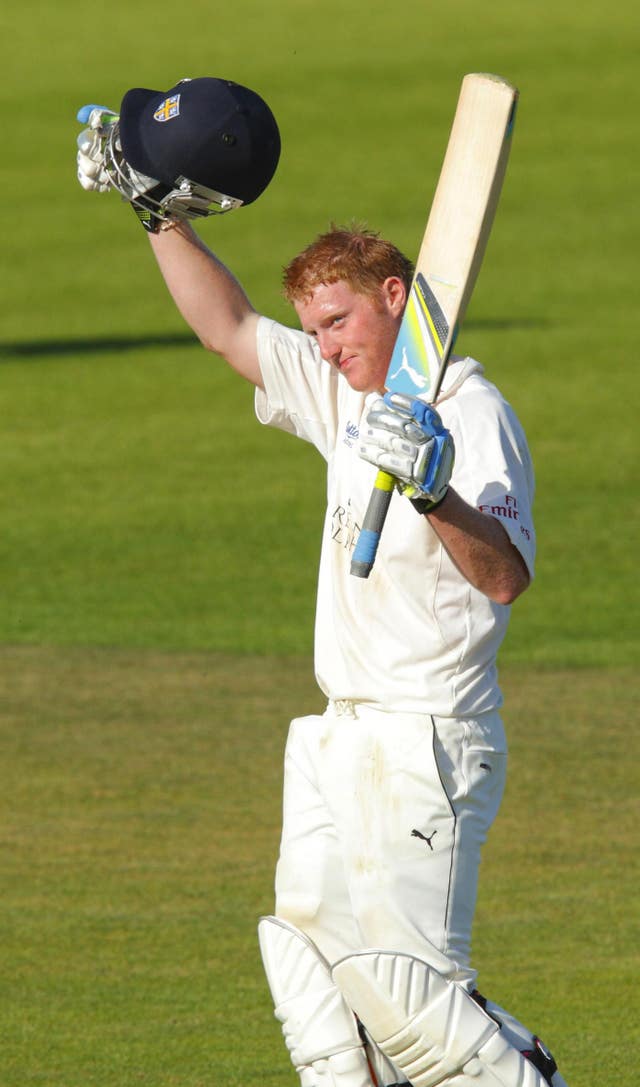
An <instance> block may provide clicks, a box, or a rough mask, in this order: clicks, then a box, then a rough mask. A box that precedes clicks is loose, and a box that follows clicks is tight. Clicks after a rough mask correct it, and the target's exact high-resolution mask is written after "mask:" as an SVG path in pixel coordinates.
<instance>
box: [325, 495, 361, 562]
mask: <svg viewBox="0 0 640 1087" xmlns="http://www.w3.org/2000/svg"><path fill="white" fill-rule="evenodd" d="M359 534H360V525H359V524H358V522H357V521H356V520H354V517H353V514H352V512H351V503H349V504H348V505H347V506H336V508H335V509H334V511H333V514H332V517H331V539H332V540H333V541H334V543H337V544H338V546H339V547H344V549H345V551H353V549H354V547H355V546H356V541H357V539H358V536H359Z"/></svg>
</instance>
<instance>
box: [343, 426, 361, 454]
mask: <svg viewBox="0 0 640 1087" xmlns="http://www.w3.org/2000/svg"><path fill="white" fill-rule="evenodd" d="M359 437H360V429H359V427H358V425H357V424H356V423H352V422H351V421H350V420H347V425H346V427H345V428H344V438H343V439H342V440H343V442H344V444H345V445H348V446H349V448H350V449H353V444H354V442H357V440H358V438H359Z"/></svg>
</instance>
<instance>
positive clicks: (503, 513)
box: [478, 494, 531, 540]
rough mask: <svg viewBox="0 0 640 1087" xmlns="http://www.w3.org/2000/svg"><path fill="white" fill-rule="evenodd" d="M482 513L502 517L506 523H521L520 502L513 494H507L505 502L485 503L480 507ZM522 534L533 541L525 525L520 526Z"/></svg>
mask: <svg viewBox="0 0 640 1087" xmlns="http://www.w3.org/2000/svg"><path fill="white" fill-rule="evenodd" d="M478 509H479V510H480V512H481V513H489V514H491V516H492V517H502V518H503V519H504V520H505V521H519V520H520V510H519V509H518V500H517V498H516V497H515V496H514V495H512V494H505V496H504V502H494V503H488V502H486V503H483V504H482V505H480V506H478ZM520 532H521V533H522V535H523V536H524V537H525V538H526V539H527V540H530V539H531V532H530V530H529V529H528V528H525V527H524V525H520Z"/></svg>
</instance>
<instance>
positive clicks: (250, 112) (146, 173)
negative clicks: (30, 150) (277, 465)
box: [77, 77, 280, 385]
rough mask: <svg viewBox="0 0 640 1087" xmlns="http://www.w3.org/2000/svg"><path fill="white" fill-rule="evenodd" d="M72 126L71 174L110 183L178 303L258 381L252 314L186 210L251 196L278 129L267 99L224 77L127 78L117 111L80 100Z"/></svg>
mask: <svg viewBox="0 0 640 1087" xmlns="http://www.w3.org/2000/svg"><path fill="white" fill-rule="evenodd" d="M78 120H79V121H80V122H81V123H82V124H86V125H87V126H88V127H87V128H85V129H84V130H83V131H82V132H81V133H80V135H79V136H78V140H77V142H78V151H77V163H78V180H79V181H80V184H81V185H82V187H83V188H84V189H86V190H89V191H98V192H108V191H109V189H115V190H117V192H119V193H120V195H121V196H122V197H124V199H125V200H126V201H128V202H129V203H130V204H131V206H132V208H133V209H134V211H135V213H136V215H137V217H138V219H139V220H140V222H141V224H142V226H143V227H144V228H145V230H146V231H147V233H148V236H149V238H150V241H151V245H152V247H153V251H154V253H155V256H156V259H157V261H158V264H159V266H160V271H161V272H162V275H163V276H164V279H165V282H166V284H167V287H168V288H169V292H170V294H171V296H172V298H173V299H174V301H175V303H176V305H177V307H178V309H179V311H180V313H181V314H182V316H183V317H184V318H185V320H186V321H187V323H188V324H189V325H191V327H192V328H193V330H194V332H195V333H196V335H197V336H199V337H200V340H201V341H202V343H203V344H204V346H205V347H207V348H208V349H209V350H211V351H213V352H215V353H216V354H219V355H222V356H223V358H225V359H226V361H227V362H228V363H229V364H230V365H231V366H232V367H233V369H234V370H236V371H237V372H238V373H239V374H241V375H242V376H243V377H244V378H246V379H247V380H248V381H250V382H252V383H253V384H254V385H261V383H262V377H261V374H260V367H259V363H258V354H257V344H256V333H257V324H258V320H259V315H258V314H257V313H256V312H255V310H254V308H253V306H252V305H251V303H250V302H249V299H248V298H247V296H246V294H245V292H244V290H243V289H242V287H241V286H240V284H239V283H238V281H237V280H236V278H235V277H234V275H233V274H232V273H231V272H230V270H229V269H228V268H226V267H225V265H224V264H222V263H221V261H219V260H218V259H217V257H215V256H214V254H213V253H211V252H210V251H209V250H208V249H207V247H206V246H205V245H204V244H203V243H202V242H201V241H200V239H199V238H198V237H197V236H196V234H195V233H194V232H193V230H192V229H191V228H190V226H189V224H188V222H187V220H190V219H197V220H199V219H201V218H202V217H203V216H207V215H210V214H214V213H216V214H220V213H222V212H227V211H233V210H234V209H235V208H239V207H241V206H242V205H244V204H250V203H252V202H253V201H254V200H256V199H257V197H258V196H259V195H260V194H261V193H262V192H263V190H264V189H265V188H266V186H267V185H268V184H269V182H270V181H271V178H272V176H273V174H274V171H275V169H276V166H277V163H278V158H279V155H280V134H279V131H278V126H277V123H276V120H275V118H274V116H273V114H272V112H271V110H270V109H269V107H268V105H267V103H266V102H265V101H264V100H263V99H262V98H261V97H260V95H258V94H257V93H256V92H255V91H252V90H251V89H250V88H248V87H243V86H241V85H240V84H238V83H234V82H232V81H230V80H224V79H214V78H210V77H202V78H198V79H183V80H180V81H179V83H177V84H176V85H175V86H174V87H172V88H171V89H170V90H168V91H153V90H147V89H144V88H140V87H137V88H133V89H132V90H129V91H127V93H126V94H125V96H124V98H123V99H122V103H121V106H120V113H119V114H118V113H115V112H114V111H113V110H110V109H108V108H106V107H105V106H96V105H87V106H83V107H82V108H81V109H80V111H79V112H78Z"/></svg>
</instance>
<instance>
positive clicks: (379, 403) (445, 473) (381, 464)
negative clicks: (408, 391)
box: [359, 393, 455, 513]
mask: <svg viewBox="0 0 640 1087" xmlns="http://www.w3.org/2000/svg"><path fill="white" fill-rule="evenodd" d="M359 454H360V456H361V457H362V458H363V460H367V461H369V462H370V463H371V464H375V465H376V467H377V468H381V469H382V470H383V471H384V472H388V473H389V474H390V475H392V476H395V478H396V480H397V481H398V487H399V490H400V491H401V492H402V494H404V495H405V496H406V497H407V498H410V499H411V500H412V501H413V503H414V505H415V506H416V508H417V509H418V510H419V512H421V513H427V512H428V511H429V510H431V509H434V508H435V506H436V505H438V504H439V503H440V502H441V501H442V499H443V498H444V496H445V494H446V493H447V488H448V486H449V480H450V479H451V472H452V470H453V462H454V455H455V450H454V444H453V438H452V437H451V434H450V433H449V431H448V430H446V428H445V427H444V426H443V424H442V420H441V418H440V416H439V415H438V413H437V411H436V410H435V409H434V408H432V407H431V405H429V404H425V403H424V402H423V401H422V400H418V399H415V398H413V397H410V396H405V395H404V394H403V393H386V394H385V396H384V398H380V399H378V400H376V401H375V402H374V403H373V404H372V406H371V408H370V410H369V412H368V413H367V417H366V426H365V429H364V432H363V434H362V435H361V444H360V448H359Z"/></svg>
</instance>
